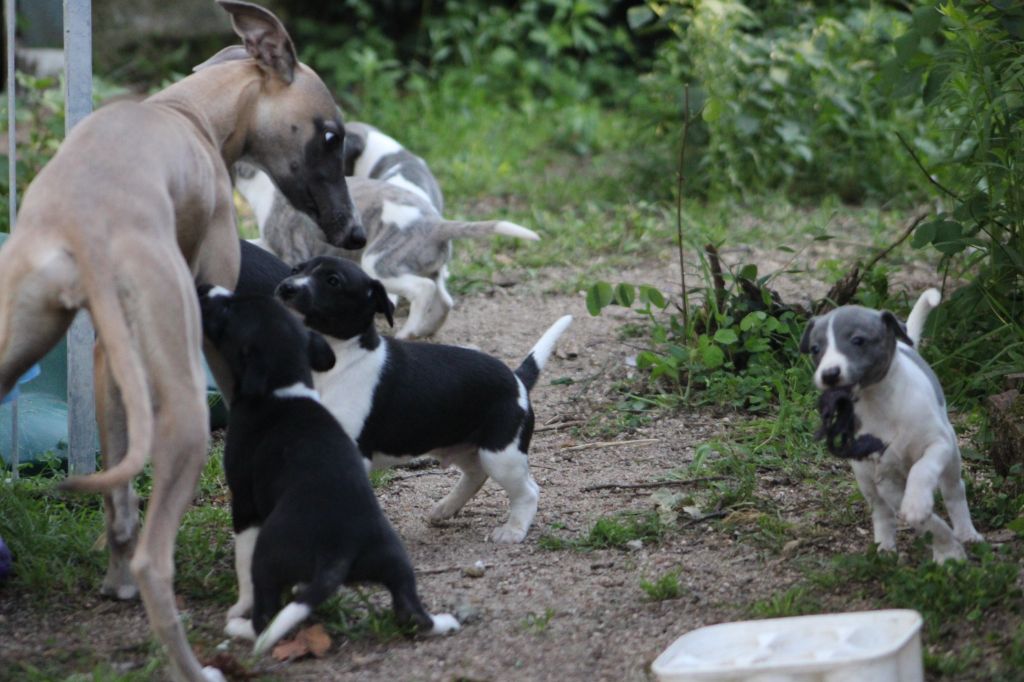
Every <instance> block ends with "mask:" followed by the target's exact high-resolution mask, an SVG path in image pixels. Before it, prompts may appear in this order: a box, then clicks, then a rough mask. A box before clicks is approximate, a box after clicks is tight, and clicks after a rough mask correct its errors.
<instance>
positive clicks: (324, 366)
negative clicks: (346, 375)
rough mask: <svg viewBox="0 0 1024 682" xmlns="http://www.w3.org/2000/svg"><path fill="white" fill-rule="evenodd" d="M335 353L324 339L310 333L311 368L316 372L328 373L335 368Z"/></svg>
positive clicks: (311, 331)
mask: <svg viewBox="0 0 1024 682" xmlns="http://www.w3.org/2000/svg"><path fill="white" fill-rule="evenodd" d="M334 360H335V357H334V351H333V350H331V346H330V344H328V343H327V340H326V339H324V337H322V336H320V335H319V334H317V333H316V332H315V331H313V330H310V332H309V366H310V367H312V368H313V371H314V372H326V371H327V370H329V369H331V368H332V367H334Z"/></svg>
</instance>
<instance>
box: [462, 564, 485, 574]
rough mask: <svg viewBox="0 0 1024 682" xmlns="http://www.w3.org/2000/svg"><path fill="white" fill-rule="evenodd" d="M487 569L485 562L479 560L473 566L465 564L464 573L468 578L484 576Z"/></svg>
mask: <svg viewBox="0 0 1024 682" xmlns="http://www.w3.org/2000/svg"><path fill="white" fill-rule="evenodd" d="M485 571H486V567H485V566H484V562H482V561H477V562H476V563H474V564H473V565H472V566H463V568H462V575H464V576H466V577H467V578H482V577H484V572H485Z"/></svg>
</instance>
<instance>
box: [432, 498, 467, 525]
mask: <svg viewBox="0 0 1024 682" xmlns="http://www.w3.org/2000/svg"><path fill="white" fill-rule="evenodd" d="M458 511H459V510H458V509H453V508H452V507H451V506H449V505H447V504H445V501H444V500H441V501H440V502H438V503H437V504H435V505H434V507H433V509H431V510H430V512H429V513H428V514H427V521H428V522H429V523H431V524H433V525H437V524H439V523H443V522H445V521H447V520H448V519H450V518H452V517H453V516H455V514H456V513H457V512H458Z"/></svg>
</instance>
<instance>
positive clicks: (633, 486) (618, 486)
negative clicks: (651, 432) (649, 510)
mask: <svg viewBox="0 0 1024 682" xmlns="http://www.w3.org/2000/svg"><path fill="white" fill-rule="evenodd" d="M724 480H725V476H704V477H703V478H688V479H686V480H679V481H654V482H652V483H602V484H601V485H588V486H587V487H586V488H580V492H584V493H589V492H593V491H595V490H647V489H649V488H675V487H679V486H685V485H691V484H694V483H707V482H708V481H724Z"/></svg>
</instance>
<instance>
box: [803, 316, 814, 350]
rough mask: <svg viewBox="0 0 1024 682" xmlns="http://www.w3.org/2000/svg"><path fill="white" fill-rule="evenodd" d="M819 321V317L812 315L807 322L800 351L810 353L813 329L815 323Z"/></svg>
mask: <svg viewBox="0 0 1024 682" xmlns="http://www.w3.org/2000/svg"><path fill="white" fill-rule="evenodd" d="M817 321H818V318H817V317H812V318H811V319H810V320H809V321H808V322H807V329H805V330H804V335H803V336H801V337H800V352H801V353H810V352H811V331H812V330H813V329H814V323H815V322H817Z"/></svg>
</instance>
